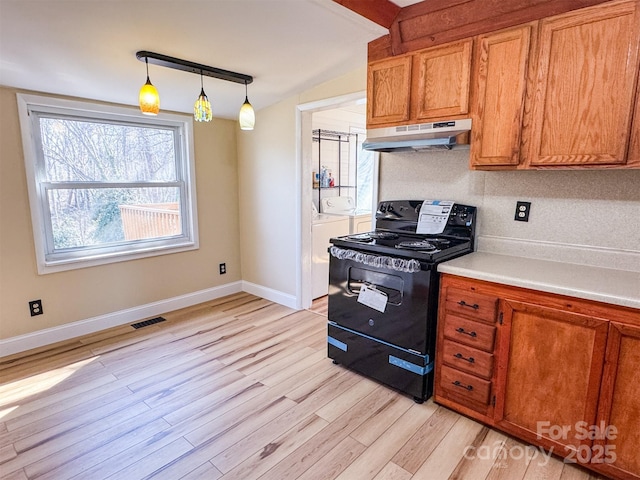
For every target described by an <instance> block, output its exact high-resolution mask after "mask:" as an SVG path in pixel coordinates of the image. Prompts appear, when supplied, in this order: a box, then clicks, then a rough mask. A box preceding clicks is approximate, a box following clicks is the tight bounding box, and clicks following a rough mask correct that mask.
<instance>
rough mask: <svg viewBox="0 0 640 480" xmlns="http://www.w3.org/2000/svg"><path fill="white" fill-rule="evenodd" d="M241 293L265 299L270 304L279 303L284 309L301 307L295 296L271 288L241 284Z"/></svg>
mask: <svg viewBox="0 0 640 480" xmlns="http://www.w3.org/2000/svg"><path fill="white" fill-rule="evenodd" d="M242 291H243V292H247V293H251V294H253V295H256V296H258V297H261V298H265V299H267V300H271V301H272V302H275V303H279V304H280V305H284V306H285V307H289V308H294V309H296V310H300V309H301V307H300V306H299V305H298V303H299V302H298V299H297V298H296V296H295V295H289V294H288V293H283V292H280V291H279V290H274V289H272V288H268V287H263V286H262V285H256V284H255V283H251V282H246V281H243V282H242Z"/></svg>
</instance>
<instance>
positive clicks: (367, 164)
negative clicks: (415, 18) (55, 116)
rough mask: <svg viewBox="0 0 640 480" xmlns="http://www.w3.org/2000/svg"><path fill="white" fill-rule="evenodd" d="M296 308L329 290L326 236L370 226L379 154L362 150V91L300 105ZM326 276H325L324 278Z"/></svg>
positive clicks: (363, 129)
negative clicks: (298, 244) (298, 265)
mask: <svg viewBox="0 0 640 480" xmlns="http://www.w3.org/2000/svg"><path fill="white" fill-rule="evenodd" d="M298 108H299V123H298V125H299V130H298V133H299V142H298V145H299V156H298V157H299V162H300V163H299V167H300V168H299V172H300V187H301V188H300V202H299V207H300V219H301V222H300V226H301V229H300V230H301V232H300V240H301V242H300V247H301V248H300V252H301V260H302V261H301V265H300V272H299V274H300V275H299V279H300V282H299V288H298V298H299V299H300V300H301V308H309V307H310V306H311V303H312V301H313V300H314V299H317V298H321V297H322V296H324V295H326V292H327V290H328V262H329V257H328V251H327V250H328V247H329V238H331V237H334V236H340V235H347V234H349V233H352V232H364V231H370V230H371V228H372V212H374V210H375V207H374V206H375V205H376V204H377V187H378V163H377V162H378V155H377V154H374V153H372V152H369V151H366V150H362V143H363V142H364V140H365V133H366V103H365V93H364V92H362V93H358V94H353V95H347V96H342V97H337V98H332V99H327V100H323V101H319V102H313V103H310V104H305V105H300V106H299V107H298ZM325 277H326V278H325Z"/></svg>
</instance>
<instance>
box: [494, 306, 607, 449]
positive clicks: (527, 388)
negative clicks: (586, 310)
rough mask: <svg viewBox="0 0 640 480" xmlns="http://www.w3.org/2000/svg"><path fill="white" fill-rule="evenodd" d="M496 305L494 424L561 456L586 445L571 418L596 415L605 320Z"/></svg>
mask: <svg viewBox="0 0 640 480" xmlns="http://www.w3.org/2000/svg"><path fill="white" fill-rule="evenodd" d="M532 301H536V299H535V298H533V299H532ZM502 310H503V314H504V325H503V326H502V329H501V332H500V335H501V336H500V339H499V351H498V358H497V360H496V361H497V363H498V364H499V365H504V366H505V367H506V368H502V369H499V372H498V378H497V385H496V391H497V392H498V393H497V394H496V397H497V398H496V408H495V416H496V422H497V424H498V425H499V426H500V427H501V428H503V429H504V430H505V431H507V432H510V433H513V434H515V435H517V436H519V437H520V438H523V439H525V440H530V441H532V442H534V443H538V444H542V445H544V446H545V447H548V448H551V447H553V450H554V453H557V454H559V455H563V456H571V452H572V451H573V452H574V453H575V452H576V451H577V450H579V449H580V446H581V445H583V444H585V443H586V444H587V446H588V447H590V445H591V440H588V439H582V438H580V437H581V436H580V432H579V431H578V430H577V429H576V424H577V423H578V422H587V423H586V424H587V425H594V422H595V419H596V409H597V405H598V396H599V392H600V383H601V379H602V369H603V364H604V357H605V348H606V342H607V332H608V326H609V323H608V321H607V320H604V319H599V318H596V317H593V316H590V315H583V314H577V313H572V312H568V311H565V310H562V309H560V308H555V307H551V306H549V307H545V306H540V305H534V304H529V303H522V302H518V301H512V300H505V301H504V304H503V308H502ZM540 422H544V423H540ZM559 429H565V431H566V433H564V434H560V433H558V432H559ZM574 458H575V457H574Z"/></svg>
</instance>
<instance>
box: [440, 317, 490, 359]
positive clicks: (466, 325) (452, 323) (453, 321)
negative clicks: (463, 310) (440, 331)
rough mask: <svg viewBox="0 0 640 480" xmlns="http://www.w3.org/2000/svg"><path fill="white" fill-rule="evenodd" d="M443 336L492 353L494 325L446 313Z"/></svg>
mask: <svg viewBox="0 0 640 480" xmlns="http://www.w3.org/2000/svg"><path fill="white" fill-rule="evenodd" d="M444 336H445V337H446V338H449V339H451V340H454V341H456V342H458V343H463V344H465V345H469V346H471V347H475V348H479V349H481V350H485V351H487V352H490V353H493V341H494V339H495V336H496V327H491V326H489V325H486V324H484V323H479V322H474V321H473V320H468V319H466V318H461V317H456V316H453V315H447V316H446V317H445V319H444Z"/></svg>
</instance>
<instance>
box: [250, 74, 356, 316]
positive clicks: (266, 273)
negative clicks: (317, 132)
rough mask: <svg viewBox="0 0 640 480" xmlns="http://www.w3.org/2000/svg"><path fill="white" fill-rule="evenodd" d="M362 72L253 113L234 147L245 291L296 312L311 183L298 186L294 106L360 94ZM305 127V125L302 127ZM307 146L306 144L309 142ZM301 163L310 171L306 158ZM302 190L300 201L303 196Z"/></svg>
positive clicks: (299, 149) (299, 155)
mask: <svg viewBox="0 0 640 480" xmlns="http://www.w3.org/2000/svg"><path fill="white" fill-rule="evenodd" d="M366 78H367V77H366V67H363V68H360V69H358V70H355V71H354V72H351V73H349V74H347V75H345V76H343V77H340V78H338V79H335V80H332V81H330V82H327V83H324V84H322V85H319V86H318V87H315V88H313V89H311V90H308V91H306V92H303V93H302V94H300V95H298V96H295V97H292V98H289V99H287V100H284V101H282V102H280V103H278V104H276V105H273V106H270V107H268V108H265V109H262V110H259V111H258V112H256V127H255V130H253V131H252V132H242V134H240V135H239V137H240V138H239V144H238V175H239V185H240V187H239V191H240V246H241V258H242V279H243V285H244V288H245V290H247V291H249V292H252V293H256V294H258V295H261V296H263V297H265V298H268V299H271V300H274V301H278V302H280V303H283V304H285V305H289V306H294V307H298V308H299V307H301V306H302V301H301V291H300V288H299V286H300V282H301V280H300V279H301V277H302V268H301V262H303V261H305V259H304V258H305V256H306V257H308V253H304V252H306V251H307V250H309V245H310V243H309V245H307V246H306V250H305V246H304V245H303V242H302V239H301V237H302V235H301V233H302V225H303V224H307V223H308V224H309V225H310V215H311V211H310V209H308V208H307V209H306V210H309V211H305V212H303V211H302V210H303V209H302V208H301V199H302V198H305V199H307V201H306V203H305V205H307V206H308V205H310V199H311V182H308V184H305V185H304V186H303V184H302V179H301V175H302V171H303V170H304V171H305V172H306V171H307V170H308V175H307V177H306V178H308V179H311V168H309V167H308V166H307V167H305V168H304V169H303V168H302V165H301V162H302V161H303V160H302V153H301V152H302V145H301V144H300V143H299V142H300V134H299V132H298V131H297V129H298V121H299V116H300V113H299V111H298V106H299V105H302V104H308V103H310V102H315V101H319V100H324V99H327V98H332V97H338V96H341V95H347V94H351V93H355V92H361V91H364V90H365V88H366ZM309 126H310V122H309V124H308V125H305V128H306V127H309ZM309 141H310V138H309ZM305 161H307V162H308V165H310V162H311V160H310V158H306V159H305ZM303 190H304V195H303Z"/></svg>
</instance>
